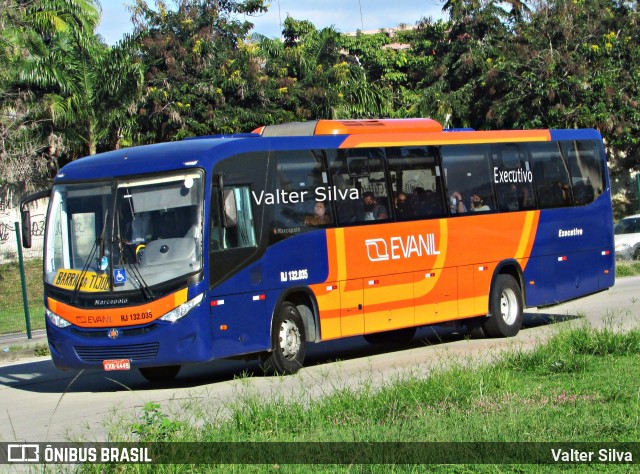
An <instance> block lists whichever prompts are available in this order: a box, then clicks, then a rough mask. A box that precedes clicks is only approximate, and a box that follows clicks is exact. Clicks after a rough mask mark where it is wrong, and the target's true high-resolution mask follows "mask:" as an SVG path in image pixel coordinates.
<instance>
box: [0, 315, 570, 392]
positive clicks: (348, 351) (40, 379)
mask: <svg viewBox="0 0 640 474" xmlns="http://www.w3.org/2000/svg"><path fill="white" fill-rule="evenodd" d="M579 318H580V316H578V315H567V314H564V315H561V314H553V313H551V312H550V313H539V312H538V313H525V314H524V318H523V324H522V330H523V331H526V330H528V329H532V328H536V327H540V326H548V325H550V324H555V323H560V322H565V321H571V320H575V319H579ZM466 337H468V336H467V335H466V331H465V330H464V328H454V327H444V326H427V327H423V328H419V329H418V331H417V332H416V335H415V337H414V338H413V339H412V340H411V341H409V342H406V343H402V344H376V345H372V344H369V343H367V342H366V341H365V340H364V338H363V337H360V336H356V337H349V338H345V339H340V340H335V341H327V342H322V343H319V344H309V345H308V346H307V356H306V359H305V365H306V366H307V367H309V366H313V365H318V364H326V363H330V362H335V361H346V360H352V359H357V358H362V357H371V356H375V355H378V354H388V353H393V352H396V351H405V350H409V349H416V348H421V347H425V346H429V347H432V346H439V345H442V344H447V343H450V342H455V341H460V340H463V339H465V338H466ZM247 376H248V377H261V376H263V375H262V371H261V370H260V365H259V361H258V360H257V359H255V360H250V361H227V360H221V361H214V362H210V363H206V364H194V365H190V366H186V367H183V368H182V370H181V372H180V373H179V374H178V377H177V378H176V379H175V380H172V381H170V382H166V383H151V382H148V381H147V380H146V379H144V378H143V377H142V376H141V375H140V374H139V372H138V371H137V370H132V371H127V372H124V371H123V372H119V371H114V372H104V371H102V370H85V371H59V370H57V369H56V368H55V367H54V366H53V363H52V362H51V360H50V359H46V360H42V361H35V362H25V363H22V364H20V363H19V364H14V365H11V366H6V367H0V384H2V385H6V386H10V387H12V388H14V389H18V390H24V391H29V392H35V393H60V394H63V393H85V392H121V391H127V390H134V391H144V390H158V389H163V388H189V387H197V386H201V385H205V384H215V383H218V382H226V381H229V380H233V379H234V378H238V377H247Z"/></svg>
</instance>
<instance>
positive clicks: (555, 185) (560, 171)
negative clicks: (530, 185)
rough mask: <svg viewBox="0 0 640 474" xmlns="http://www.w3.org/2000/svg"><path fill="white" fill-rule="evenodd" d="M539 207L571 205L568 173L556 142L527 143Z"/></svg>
mask: <svg viewBox="0 0 640 474" xmlns="http://www.w3.org/2000/svg"><path fill="white" fill-rule="evenodd" d="M529 151H530V153H531V164H532V167H533V180H534V182H535V187H536V194H537V195H538V204H539V206H540V209H548V208H553V207H563V206H571V205H573V196H572V193H571V186H570V182H569V173H568V172H567V168H566V166H565V163H564V160H563V159H562V155H561V154H560V149H559V148H558V144H557V143H553V142H540V143H529Z"/></svg>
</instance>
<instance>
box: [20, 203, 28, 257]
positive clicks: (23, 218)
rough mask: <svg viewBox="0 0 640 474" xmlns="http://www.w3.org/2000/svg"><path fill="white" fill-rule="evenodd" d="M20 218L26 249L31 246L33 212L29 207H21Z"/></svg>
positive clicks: (23, 244)
mask: <svg viewBox="0 0 640 474" xmlns="http://www.w3.org/2000/svg"><path fill="white" fill-rule="evenodd" d="M20 220H21V221H22V222H21V224H22V229H20V231H21V233H22V246H23V247H24V248H26V249H30V248H31V212H30V211H29V209H20Z"/></svg>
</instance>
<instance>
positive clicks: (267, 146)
mask: <svg viewBox="0 0 640 474" xmlns="http://www.w3.org/2000/svg"><path fill="white" fill-rule="evenodd" d="M576 139H600V134H599V133H598V132H597V131H596V130H591V129H575V130H548V129H541V130H496V131H472V130H467V129H455V130H443V128H442V126H441V125H440V124H439V123H438V122H437V121H435V120H432V119H428V118H427V119H420V118H415V119H380V120H315V121H309V122H297V123H288V124H282V125H268V126H265V127H261V128H259V129H256V130H254V131H253V133H245V134H234V135H214V136H207V137H195V138H190V139H185V140H182V141H176V142H167V143H159V144H155V145H144V146H137V147H131V148H123V149H121V150H114V151H110V152H106V153H101V154H98V155H94V156H89V157H85V158H82V159H79V160H76V161H74V162H71V163H69V164H67V165H66V166H65V167H64V168H62V169H61V170H60V172H59V173H58V175H57V176H56V181H60V180H64V181H79V180H82V181H86V180H100V179H108V178H113V177H118V176H133V175H141V174H146V173H157V172H166V171H172V170H181V169H188V168H190V167H204V168H207V169H210V167H211V166H212V164H213V163H214V162H216V161H218V160H220V159H224V158H227V157H228V156H231V155H233V154H237V153H245V152H254V151H265V150H272V151H276V150H287V149H290V150H296V149H298V150H301V149H305V148H309V147H314V148H365V147H366V148H371V147H384V146H418V145H420V146H424V145H434V146H439V145H446V144H451V145H453V144H474V143H514V142H525V141H549V140H576ZM310 141H311V142H312V143H311V142H310Z"/></svg>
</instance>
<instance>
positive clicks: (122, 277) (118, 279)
mask: <svg viewBox="0 0 640 474" xmlns="http://www.w3.org/2000/svg"><path fill="white" fill-rule="evenodd" d="M126 282H127V271H126V270H125V269H124V268H114V269H113V283H114V285H117V286H121V285H124V284H125V283H126Z"/></svg>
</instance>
